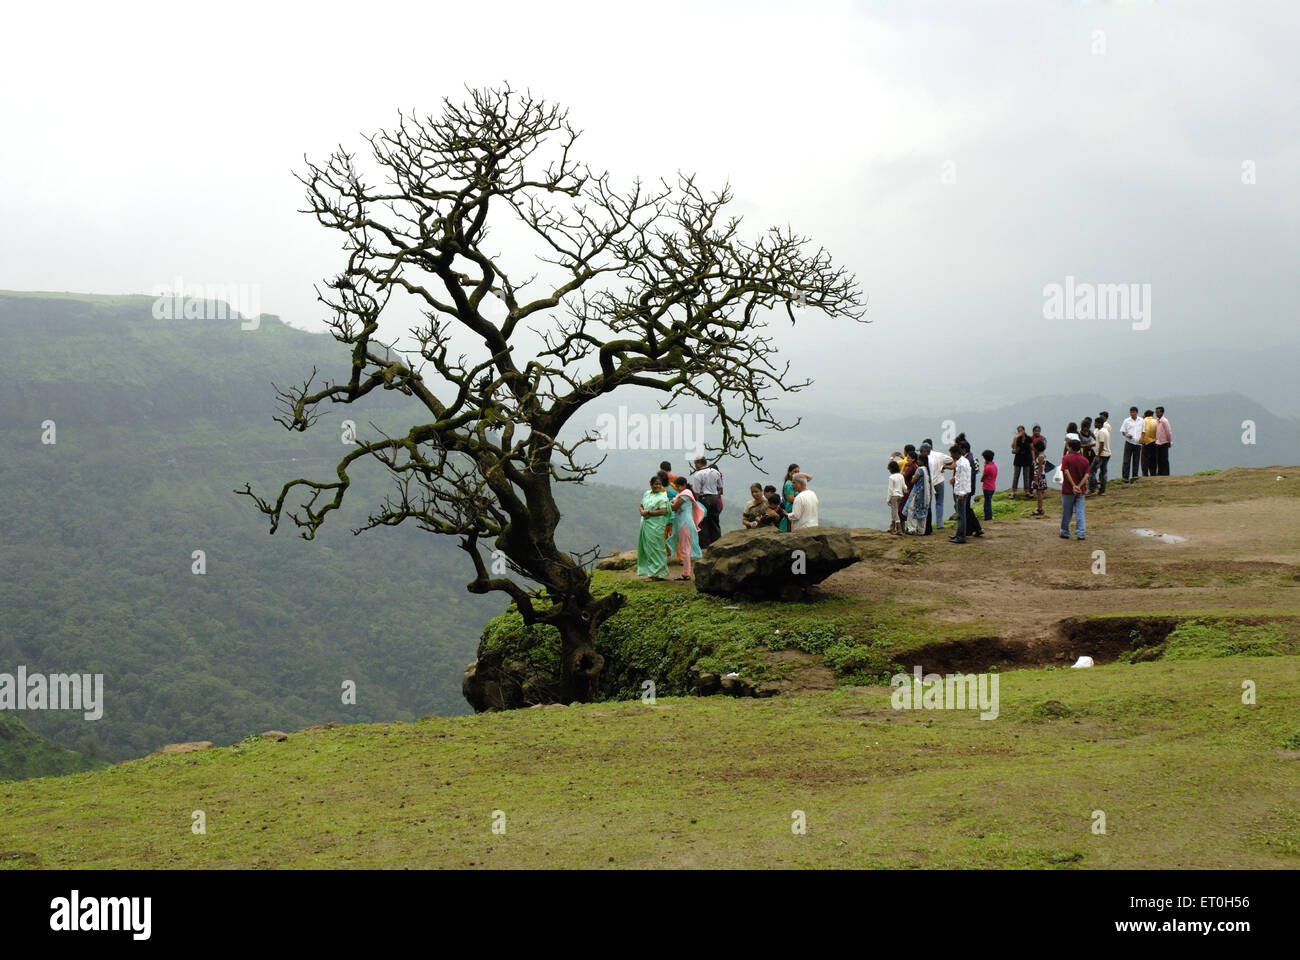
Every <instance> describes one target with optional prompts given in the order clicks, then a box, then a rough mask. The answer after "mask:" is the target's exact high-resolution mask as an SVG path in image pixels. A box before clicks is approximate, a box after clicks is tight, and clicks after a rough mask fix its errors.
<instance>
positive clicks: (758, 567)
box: [693, 527, 862, 600]
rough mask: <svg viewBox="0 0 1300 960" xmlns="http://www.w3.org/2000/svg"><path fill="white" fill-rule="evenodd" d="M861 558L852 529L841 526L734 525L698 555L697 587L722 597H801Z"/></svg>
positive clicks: (695, 570) (695, 568) (695, 571)
mask: <svg viewBox="0 0 1300 960" xmlns="http://www.w3.org/2000/svg"><path fill="white" fill-rule="evenodd" d="M860 559H862V557H861V555H860V554H859V552H858V550H857V548H856V547H855V546H854V544H853V539H852V537H850V535H849V531H848V530H844V529H841V528H839V527H809V528H808V529H806V530H799V531H796V532H793V533H781V532H780V531H779V530H775V529H773V528H772V527H763V528H761V529H758V530H733V531H731V532H730V533H726V534H723V535H722V537H721V538H720V539H718V540H716V541H715V542H714V543H713V545H712V546H710V547H709V549H708V550H706V551H705V552H704V556H703V557H701V558H700V559H699V560H696V561H695V565H694V570H693V572H694V574H695V588H696V589H697V590H700V591H701V592H703V593H712V594H716V595H718V596H723V597H735V596H744V597H749V598H752V599H786V600H789V599H796V598H798V597H801V596H803V594H804V592H805V591H806V590H807V588H808V587H810V586H812V585H813V584H814V583H820V582H821V581H823V580H825V579H826V578H827V577H829V576H830V575H831V574H832V573H834V572H835V571H837V570H843V569H844V568H845V567H847V566H849V565H850V564H854V563H857V562H858V561H859V560H860Z"/></svg>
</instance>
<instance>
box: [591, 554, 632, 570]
mask: <svg viewBox="0 0 1300 960" xmlns="http://www.w3.org/2000/svg"><path fill="white" fill-rule="evenodd" d="M635 568H636V551H635V550H611V551H610V552H609V554H608V555H607V556H604V557H601V558H600V559H599V560H597V561H596V569H597V570H633V569H635Z"/></svg>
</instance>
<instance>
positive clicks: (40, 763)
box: [0, 713, 108, 780]
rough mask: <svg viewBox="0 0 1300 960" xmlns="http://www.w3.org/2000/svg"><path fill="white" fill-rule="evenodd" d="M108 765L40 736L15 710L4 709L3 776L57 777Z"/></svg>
mask: <svg viewBox="0 0 1300 960" xmlns="http://www.w3.org/2000/svg"><path fill="white" fill-rule="evenodd" d="M107 765H108V764H107V763H106V762H105V761H103V760H96V759H94V758H92V757H88V756H85V755H84V754H81V753H78V752H77V751H75V750H68V749H67V748H65V747H61V746H59V745H58V744H56V743H51V742H50V741H49V740H46V739H44V738H42V737H38V736H37V735H36V734H34V733H32V732H31V731H30V730H28V729H27V727H26V726H24V725H23V723H22V721H21V720H19V719H18V717H17V716H15V715H14V714H12V713H0V780H23V779H26V778H27V777H57V776H62V775H64V774H69V773H81V772H83V771H86V770H97V769H99V768H100V767H105V766H107Z"/></svg>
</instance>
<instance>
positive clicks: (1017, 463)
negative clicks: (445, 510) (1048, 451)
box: [1011, 425, 1034, 500]
mask: <svg viewBox="0 0 1300 960" xmlns="http://www.w3.org/2000/svg"><path fill="white" fill-rule="evenodd" d="M1011 453H1012V457H1011V466H1012V467H1013V470H1012V472H1011V499H1012V500H1014V499H1016V487H1017V486H1019V485H1020V482H1021V480H1020V478H1021V476H1022V475H1023V476H1024V478H1025V479H1024V485H1025V498H1026V499H1028V497H1029V481H1030V479H1031V478H1032V477H1033V475H1034V441H1033V438H1032V437H1030V436H1029V434H1027V433H1025V428H1024V426H1023V425H1022V426H1019V427H1016V435H1015V436H1014V437H1012V438H1011Z"/></svg>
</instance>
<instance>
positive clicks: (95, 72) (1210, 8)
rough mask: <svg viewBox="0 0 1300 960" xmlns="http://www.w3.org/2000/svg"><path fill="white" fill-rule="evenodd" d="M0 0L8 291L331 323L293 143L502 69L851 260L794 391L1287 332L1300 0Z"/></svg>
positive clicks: (321, 142) (330, 270)
mask: <svg viewBox="0 0 1300 960" xmlns="http://www.w3.org/2000/svg"><path fill="white" fill-rule="evenodd" d="M5 19H6V25H5V32H6V35H7V37H6V39H7V41H8V42H7V43H6V45H5V46H6V50H5V56H4V57H3V59H0V130H2V131H3V138H2V139H0V217H2V220H3V224H4V229H3V231H2V232H0V289H21V290H73V291H83V292H99V293H148V292H149V291H150V290H151V288H153V287H154V286H156V285H158V284H162V283H170V282H171V281H172V279H173V278H175V277H183V278H184V279H185V280H186V281H187V282H191V283H244V284H257V285H259V286H260V303H261V309H262V310H263V311H265V312H268V313H275V314H279V315H280V316H281V317H283V318H284V319H285V320H286V321H288V322H290V323H293V324H294V325H296V326H301V327H305V328H312V329H321V328H322V324H321V319H322V317H323V313H322V311H321V308H320V307H319V306H318V305H317V304H316V303H315V302H314V294H313V292H312V285H313V284H314V283H315V282H317V281H318V280H319V279H320V278H321V277H323V276H326V275H333V274H334V273H336V272H337V271H338V268H339V267H340V265H341V263H342V261H341V259H340V255H339V253H338V249H337V248H338V240H337V237H336V236H335V235H333V234H331V233H327V232H326V231H324V230H323V229H321V228H320V227H319V226H317V225H316V223H315V222H314V220H313V219H312V218H310V217H308V216H306V215H304V214H300V213H297V212H295V211H296V210H297V209H298V208H299V207H301V206H303V197H302V188H301V185H300V184H299V183H298V182H297V181H295V180H294V179H293V177H292V171H293V170H301V169H302V168H303V155H304V154H307V155H309V156H311V157H313V158H314V159H323V158H324V157H325V156H326V155H327V154H328V152H329V151H330V150H331V149H332V148H333V147H334V146H335V145H336V144H338V143H342V144H344V145H345V146H347V147H349V148H355V147H358V146H359V145H360V143H361V140H360V134H361V133H362V132H373V131H376V130H378V129H379V128H381V127H384V126H390V125H392V123H393V121H394V120H395V119H396V116H397V111H398V110H399V109H404V110H415V111H417V112H421V113H425V112H432V111H437V110H438V109H439V106H440V103H441V98H442V97H443V96H448V95H449V96H452V97H454V98H457V99H460V97H461V95H462V94H463V92H464V86H465V85H466V84H468V85H474V86H481V85H495V84H500V83H502V82H503V81H508V82H509V83H511V84H512V85H515V86H516V87H520V88H524V87H528V88H531V90H532V91H533V92H534V93H539V94H542V95H544V96H546V97H548V98H551V99H554V100H557V101H559V102H561V103H562V104H564V105H566V106H568V107H569V109H570V119H571V121H572V122H573V123H574V125H575V126H577V127H579V128H581V129H583V130H584V131H585V134H584V136H583V138H582V140H580V144H581V145H582V149H581V154H582V156H583V158H584V159H586V160H588V161H589V162H590V163H591V164H592V165H593V166H596V167H600V168H607V169H609V170H610V171H611V173H612V174H613V175H614V177H615V180H616V181H617V182H620V183H627V182H629V181H630V180H631V179H632V178H633V177H634V176H637V175H639V176H641V177H643V178H647V177H657V176H660V175H671V174H672V173H673V172H674V171H676V170H679V169H682V170H689V171H695V172H697V173H698V174H699V176H700V178H701V181H702V182H703V183H705V184H707V185H718V186H720V185H721V184H723V183H724V182H729V183H730V184H731V185H732V187H733V189H734V192H735V196H736V202H735V207H736V211H737V212H738V213H741V214H743V215H744V216H745V218H746V220H745V222H746V225H747V226H748V227H749V228H751V229H752V230H754V231H757V230H759V229H760V228H762V227H764V226H767V225H770V224H786V223H789V224H791V225H793V226H794V227H795V228H796V229H797V230H799V231H800V232H803V233H806V234H809V235H811V236H812V237H814V238H815V239H816V240H817V241H818V242H820V243H822V244H824V245H825V246H826V247H827V248H828V249H829V250H830V251H831V253H832V255H833V256H834V257H835V258H836V259H837V260H838V261H839V262H840V263H842V264H843V265H844V266H846V267H847V268H849V269H850V270H852V271H854V272H856V273H857V275H858V277H859V279H860V281H861V283H862V285H863V287H864V289H865V291H866V293H867V295H868V296H869V298H870V309H869V317H870V319H871V320H872V321H873V322H872V323H871V324H870V325H868V326H863V327H855V326H854V325H853V324H851V323H847V322H841V321H827V320H824V319H815V318H812V317H809V319H808V320H807V321H806V322H805V323H804V324H803V325H802V326H801V327H800V328H799V329H798V330H797V331H796V333H794V334H792V333H790V331H789V326H788V324H785V329H784V330H782V331H781V334H780V335H781V340H780V341H779V342H780V344H781V346H782V348H783V350H784V352H785V353H786V355H787V356H788V357H789V358H790V359H791V360H792V361H793V362H794V364H795V368H796V370H797V371H798V372H800V373H803V374H807V375H811V376H813V377H815V378H816V379H817V380H818V381H819V388H818V389H819V392H818V393H817V394H814V395H813V398H812V399H817V398H821V399H823V400H825V401H827V402H836V403H840V404H846V405H847V404H848V403H850V401H849V400H848V398H850V397H853V396H854V395H861V396H862V399H861V400H860V401H853V402H857V403H859V404H860V405H863V406H870V405H871V403H872V401H871V400H870V396H871V395H872V394H875V395H877V396H878V397H879V401H878V408H879V411H881V412H888V411H889V410H892V409H895V408H896V407H897V404H898V403H899V402H900V400H901V399H902V395H903V392H904V391H905V390H907V389H909V387H910V388H911V389H923V388H925V386H926V384H927V383H933V382H938V381H943V380H945V379H948V378H955V379H956V380H957V381H958V382H964V381H966V380H969V381H970V382H972V383H975V382H979V381H983V380H986V379H989V378H990V377H1003V376H1005V377H1008V378H1012V377H1025V378H1027V379H1029V380H1031V381H1032V383H1033V385H1032V386H1027V388H1026V389H1027V392H1029V393H1038V394H1042V393H1047V392H1053V391H1052V389H1051V388H1052V385H1053V384H1055V383H1062V384H1063V386H1064V387H1066V388H1068V389H1074V390H1081V389H1084V388H1086V386H1087V383H1086V376H1087V370H1088V369H1089V365H1090V364H1104V363H1106V362H1107V361H1108V358H1110V357H1113V356H1115V355H1119V354H1121V353H1123V354H1132V353H1133V352H1135V351H1137V352H1144V353H1147V354H1149V355H1150V356H1151V357H1152V362H1153V364H1155V365H1157V366H1158V364H1159V362H1160V357H1161V356H1162V355H1164V354H1165V353H1166V352H1167V351H1169V350H1172V349H1176V348H1181V347H1192V348H1214V347H1220V346H1223V347H1230V346H1237V345H1246V346H1251V347H1259V346H1261V345H1263V346H1267V345H1269V344H1272V343H1278V342H1288V343H1294V342H1295V341H1296V340H1297V317H1298V311H1297V302H1298V300H1297V294H1300V270H1297V259H1298V258H1297V253H1298V252H1300V231H1298V229H1297V227H1298V220H1300V199H1298V198H1300V184H1298V182H1297V177H1298V176H1300V173H1298V171H1300V122H1298V118H1300V102H1297V101H1298V99H1300V98H1298V96H1297V92H1298V91H1300V58H1297V56H1296V50H1297V49H1300V30H1298V29H1297V28H1298V27H1300V6H1297V5H1296V4H1294V3H1232V4H1229V3H1226V2H1225V3H1219V4H1202V3H1178V4H1174V3H1164V2H1162V3H1152V2H1129V3H1085V2H1065V0H1057V2H1052V0H1027V2H1014V3H1013V2H1006V3H974V2H954V3H942V4H940V3H934V4H931V3H919V2H913V0H908V2H905V3H904V2H899V3H891V4H886V3H856V4H854V3H798V4H795V3H788V4H782V3H770V4H754V3H744V4H723V3H708V2H703V0H694V2H690V3H682V4H676V3H657V4H655V5H654V6H653V8H648V7H646V6H643V5H637V6H636V7H635V8H633V7H631V5H627V6H626V7H623V6H615V5H613V4H608V3H606V4H592V5H590V6H583V5H566V4H562V3H548V4H539V3H529V4H522V3H520V4H513V3H505V2H498V3H492V4H489V5H476V4H456V5H447V6H446V7H445V8H444V6H443V5H441V4H435V3H429V2H423V3H411V4H405V3H399V2H390V3H385V4H374V5H368V4H359V3H355V2H352V3H339V4H331V3H312V4H302V5H299V6H297V8H296V9H290V7H289V5H288V4H283V5H282V4H269V3H251V4H244V3H221V4H212V5H204V6H197V5H194V6H189V5H186V6H178V5H172V4H157V5H149V4H138V3H116V4H95V5H87V6H85V7H78V6H74V5H67V4H57V3H55V4H41V5H37V4H23V5H19V6H16V7H10V8H8V9H7V11H6V14H5ZM1244 165H1252V166H1251V167H1249V168H1248V167H1246V166H1244ZM1250 169H1253V178H1254V180H1255V182H1254V183H1244V182H1243V179H1250V176H1249V170H1250ZM945 181H950V182H945ZM1067 276H1073V277H1074V278H1075V279H1076V281H1077V282H1079V283H1096V284H1102V283H1137V284H1150V285H1151V291H1152V294H1151V304H1150V307H1151V315H1150V328H1149V329H1145V330H1134V329H1133V326H1134V324H1133V322H1130V320H1128V319H1105V320H1103V319H1093V320H1075V321H1069V320H1049V319H1045V318H1044V315H1043V314H1044V286H1045V285H1048V284H1052V283H1059V284H1064V282H1065V279H1066V277H1067ZM1027 351H1028V352H1027ZM1295 359H1296V358H1295V356H1294V355H1291V356H1289V359H1288V357H1287V356H1279V357H1278V361H1279V368H1278V369H1279V371H1282V370H1283V369H1288V370H1289V367H1291V366H1293V365H1294V361H1295ZM1283 364H1285V365H1286V366H1285V367H1284V366H1283ZM909 365H911V369H913V370H915V372H916V374H917V376H908V375H907V371H908V369H909ZM1266 373H1267V372H1266ZM1286 375H1287V376H1290V375H1291V374H1290V373H1289V372H1288V373H1287V374H1286Z"/></svg>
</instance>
